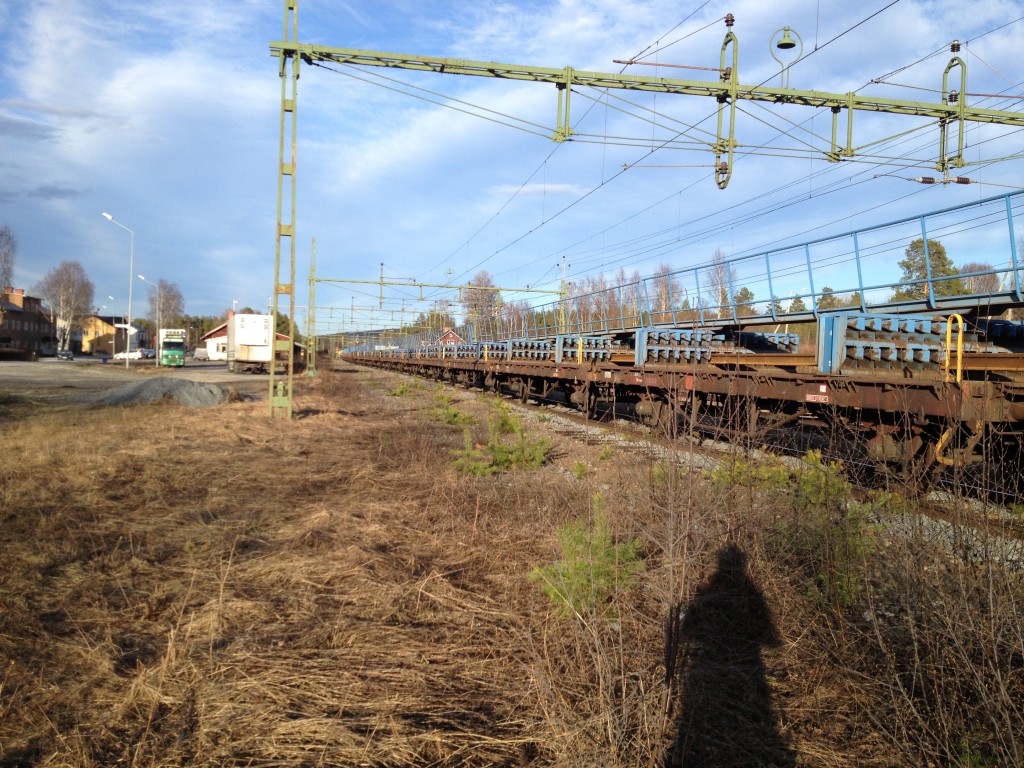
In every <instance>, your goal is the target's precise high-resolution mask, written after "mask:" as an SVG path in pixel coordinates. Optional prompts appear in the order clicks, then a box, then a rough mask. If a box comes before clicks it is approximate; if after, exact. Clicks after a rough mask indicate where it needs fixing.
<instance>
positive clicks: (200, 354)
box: [192, 347, 210, 360]
mask: <svg viewBox="0 0 1024 768" xmlns="http://www.w3.org/2000/svg"><path fill="white" fill-rule="evenodd" d="M192 359H193V360H209V359H210V351H209V350H208V349H207V348H206V347H198V348H197V349H195V350H194V351H193V352H192Z"/></svg>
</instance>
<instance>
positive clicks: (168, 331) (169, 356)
mask: <svg viewBox="0 0 1024 768" xmlns="http://www.w3.org/2000/svg"><path fill="white" fill-rule="evenodd" d="M185 333H186V332H185V329H184V328H161V329H160V349H159V351H158V352H157V355H159V358H160V365H168V366H171V367H174V368H182V367H184V365H185V344H186V341H187V338H186V335H185Z"/></svg>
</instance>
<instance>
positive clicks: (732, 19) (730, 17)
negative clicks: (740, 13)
mask: <svg viewBox="0 0 1024 768" xmlns="http://www.w3.org/2000/svg"><path fill="white" fill-rule="evenodd" d="M735 23H736V17H735V16H733V15H732V14H731V13H727V14H725V26H727V27H731V26H732V25H733V24H735Z"/></svg>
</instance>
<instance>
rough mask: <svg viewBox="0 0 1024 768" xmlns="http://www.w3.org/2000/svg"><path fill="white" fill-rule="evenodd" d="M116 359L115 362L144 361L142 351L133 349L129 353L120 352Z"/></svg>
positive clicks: (115, 356)
mask: <svg viewBox="0 0 1024 768" xmlns="http://www.w3.org/2000/svg"><path fill="white" fill-rule="evenodd" d="M114 359H115V360H141V359H142V350H141V349H132V350H129V351H128V352H118V353H117V354H115V355H114Z"/></svg>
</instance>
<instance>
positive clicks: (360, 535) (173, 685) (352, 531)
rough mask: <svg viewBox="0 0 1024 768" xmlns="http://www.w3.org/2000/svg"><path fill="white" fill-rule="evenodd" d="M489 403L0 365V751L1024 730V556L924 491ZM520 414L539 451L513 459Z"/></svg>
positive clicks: (980, 748)
mask: <svg viewBox="0 0 1024 768" xmlns="http://www.w3.org/2000/svg"><path fill="white" fill-rule="evenodd" d="M492 401H493V398H487V397H484V396H481V395H476V394H472V393H462V392H458V393H457V392H451V391H449V392H448V393H447V394H444V393H440V391H439V389H438V388H437V387H436V386H435V385H432V384H422V383H415V382H413V383H410V382H409V381H408V380H407V379H403V378H401V377H398V376H392V375H389V374H384V373H381V372H373V371H364V370H357V369H352V368H346V369H344V370H341V371H337V372H333V373H330V372H328V373H321V375H320V376H318V377H316V378H314V379H309V380H303V381H302V382H301V385H300V391H298V392H297V395H296V411H297V415H296V418H294V419H292V420H291V421H288V422H281V421H276V420H271V419H269V418H268V417H267V406H266V404H265V403H264V402H233V403H229V404H227V405H222V406H216V407H213V408H186V407H182V406H180V405H178V404H176V403H170V402H162V403H157V404H148V405H125V406H117V407H101V408H95V407H88V408H87V407H83V406H80V405H74V404H70V403H64V404H49V405H45V406H43V405H40V404H39V403H38V402H37V401H34V400H33V401H29V400H28V399H26V398H24V397H22V396H21V395H19V392H18V391H17V390H16V389H8V390H6V391H4V390H0V434H2V437H3V451H2V452H0V515H2V526H3V536H2V539H0V562H2V575H3V580H2V586H0V766H3V767H4V768H13V767H14V766H76V767H85V766H115V765H116V766H139V767H142V766H153V767H154V768H155V767H157V766H160V767H163V766H199V765H201V766H261V767H262V766H581V767H582V766H623V767H625V766H652V767H654V766H672V765H685V766H721V767H722V768H725V767H726V766H730V767H731V766H771V765H774V766H777V767H778V768H783V767H786V768H789V767H793V768H795V767H796V766H904V765H920V766H926V765H927V766H932V765H934V766H940V765H941V766H946V765H960V766H964V767H965V768H981V767H982V766H997V765H1000V766H1002V765H1013V764H1021V763H1022V761H1024V628H1022V625H1021V619H1020V617H1019V615H1018V607H1019V601H1020V599H1021V598H1020V595H1021V594H1024V592H1022V591H1021V586H1022V585H1021V578H1020V574H1019V573H1016V572H1004V571H1003V570H1001V569H999V568H998V567H996V566H994V565H991V564H989V563H968V562H964V561H963V559H958V558H957V557H955V554H954V553H949V552H943V551H938V550H935V549H933V548H932V547H930V546H928V545H927V544H926V543H924V542H923V541H922V540H920V539H917V538H915V537H914V536H909V537H901V538H895V537H888V536H885V535H883V534H881V533H879V532H878V531H879V526H878V525H877V524H876V523H875V522H873V521H875V520H877V518H878V517H879V516H881V515H898V514H902V513H903V512H904V511H905V510H903V509H902V508H901V509H898V510H897V509H896V507H897V506H899V505H901V504H902V502H900V501H898V500H895V499H894V497H890V496H885V497H883V496H878V497H876V498H875V499H873V500H872V501H871V502H870V503H866V504H851V502H850V499H851V496H850V494H849V489H848V488H846V487H844V486H843V485H842V482H841V480H840V479H838V476H837V474H836V473H834V472H832V471H831V470H830V468H828V467H812V470H814V471H813V472H811V474H809V475H807V476H794V475H792V474H791V473H788V472H785V471H783V470H781V469H780V468H779V467H769V469H768V470H766V471H761V470H757V471H755V470H753V469H751V467H750V465H748V464H746V463H745V461H744V460H743V458H742V457H733V459H734V461H733V463H732V464H730V465H729V466H730V467H731V468H730V469H727V470H724V471H716V472H713V473H706V472H697V471H692V470H688V469H685V468H684V467H683V466H682V465H681V464H676V463H675V462H674V461H673V460H671V459H668V460H664V461H653V460H651V459H650V458H648V457H647V456H648V454H645V453H643V452H641V451H638V450H633V449H632V446H631V443H630V441H629V440H624V441H621V442H618V443H610V444H605V445H596V444H595V445H588V444H586V443H583V442H579V441H575V440H572V439H570V438H566V437H561V436H559V435H557V434H547V435H545V424H544V418H543V416H540V417H531V418H530V419H528V420H525V421H524V420H522V418H521V417H516V416H515V415H514V414H511V412H510V411H508V410H507V409H506V408H503V407H501V406H500V405H496V404H495V403H494V402H492ZM510 414H511V415H510ZM501 420H504V421H505V422H508V423H512V427H510V428H509V429H508V430H505V431H502V430H498V429H497V428H496V426H495V424H496V422H498V421H501ZM524 424H525V429H524V427H523V425H524ZM501 434H506V435H508V437H505V438H500V435H501ZM496 435H498V437H495V436H496ZM499 438H500V439H505V440H513V441H515V440H518V441H520V442H521V444H522V445H523V446H527V447H529V448H530V451H525V452H523V453H530V452H531V451H533V449H536V451H533V453H532V454H531V455H532V457H533V458H537V452H540V454H541V455H540V459H542V461H541V460H538V461H535V462H528V464H539V466H532V465H524V466H518V467H515V466H514V467H512V468H511V469H509V470H507V471H493V470H494V469H496V467H493V466H491V465H488V464H487V459H486V456H488V455H489V454H487V450H488V446H489V445H491V444H492V442H494V441H495V440H499ZM541 444H542V445H541ZM460 457H461V459H460ZM726 463H727V464H728V463H729V459H728V458H727V459H726ZM808 478H811V479H808ZM851 509H853V510H855V511H852V512H851V511H850V510H851ZM627 545H628V546H627ZM559 562H561V564H562V566H564V567H563V568H561V569H560V570H559V569H558V568H556V567H555V564H556V563H559ZM545 566H548V569H546V570H538V569H543V568H544V567H545ZM553 579H554V580H558V579H564V582H560V583H559V584H556V585H555V586H556V587H558V586H561V588H562V590H563V592H562V593H563V594H567V595H569V597H570V598H571V599H570V600H567V601H562V602H559V600H558V599H552V598H551V597H550V596H549V594H547V593H546V592H545V589H544V588H543V587H544V586H545V584H547V585H548V586H551V585H552V580H553ZM556 592H557V589H556Z"/></svg>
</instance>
